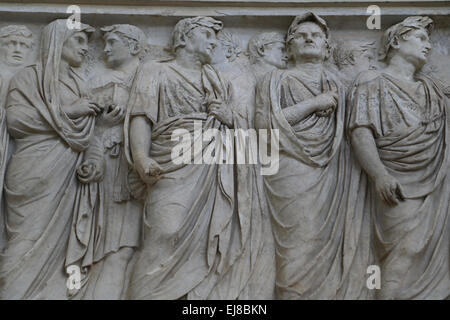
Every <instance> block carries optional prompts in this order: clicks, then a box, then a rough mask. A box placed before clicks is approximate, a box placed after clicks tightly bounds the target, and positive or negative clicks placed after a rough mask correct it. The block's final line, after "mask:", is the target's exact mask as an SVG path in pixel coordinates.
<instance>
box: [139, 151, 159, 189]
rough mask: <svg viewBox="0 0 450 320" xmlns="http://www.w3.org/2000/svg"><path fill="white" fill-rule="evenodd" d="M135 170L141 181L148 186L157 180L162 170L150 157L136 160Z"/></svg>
mask: <svg viewBox="0 0 450 320" xmlns="http://www.w3.org/2000/svg"><path fill="white" fill-rule="evenodd" d="M134 166H135V169H136V171H137V172H138V173H139V176H140V177H141V179H142V180H143V181H144V182H145V183H146V184H148V185H152V184H154V183H156V181H158V180H159V178H160V176H159V175H160V174H161V172H162V168H161V167H160V165H159V164H158V163H157V162H156V161H155V160H153V159H152V158H150V157H142V158H138V159H136V161H135V164H134Z"/></svg>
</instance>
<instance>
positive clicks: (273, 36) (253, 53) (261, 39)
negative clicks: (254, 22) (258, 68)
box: [248, 32, 285, 64]
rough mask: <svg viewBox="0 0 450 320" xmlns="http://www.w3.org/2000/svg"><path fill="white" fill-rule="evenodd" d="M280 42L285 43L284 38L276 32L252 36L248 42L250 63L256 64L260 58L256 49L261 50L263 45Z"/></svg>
mask: <svg viewBox="0 0 450 320" xmlns="http://www.w3.org/2000/svg"><path fill="white" fill-rule="evenodd" d="M276 42H281V43H283V44H284V43H285V36H284V35H283V34H281V33H278V32H262V33H258V34H256V35H254V36H253V37H252V38H251V39H250V40H249V42H248V58H249V60H250V63H252V64H253V63H256V61H258V59H259V58H260V54H259V53H258V48H262V47H264V46H265V45H268V44H271V43H276Z"/></svg>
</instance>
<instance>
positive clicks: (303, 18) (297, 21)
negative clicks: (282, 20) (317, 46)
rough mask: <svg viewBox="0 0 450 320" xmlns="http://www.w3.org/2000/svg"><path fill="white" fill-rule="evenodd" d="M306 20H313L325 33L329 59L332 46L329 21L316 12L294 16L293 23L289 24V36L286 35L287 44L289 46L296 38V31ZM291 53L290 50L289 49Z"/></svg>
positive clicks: (326, 57)
mask: <svg viewBox="0 0 450 320" xmlns="http://www.w3.org/2000/svg"><path fill="white" fill-rule="evenodd" d="M306 22H312V23H315V24H316V25H318V26H319V27H320V29H321V30H322V32H323V34H324V35H325V45H326V54H325V60H327V59H328V58H329V57H330V52H331V47H330V42H329V38H330V32H329V28H328V26H327V23H326V21H325V20H323V19H322V18H321V17H319V16H318V15H317V14H315V13H314V12H307V13H305V14H302V15H299V16H297V17H295V18H294V20H293V21H292V23H291V25H290V26H289V29H288V32H287V36H286V45H287V46H288V47H289V43H290V42H291V41H292V40H293V39H294V37H295V33H296V32H297V30H298V28H299V27H300V26H301V25H302V24H303V23H306ZM288 54H289V50H288Z"/></svg>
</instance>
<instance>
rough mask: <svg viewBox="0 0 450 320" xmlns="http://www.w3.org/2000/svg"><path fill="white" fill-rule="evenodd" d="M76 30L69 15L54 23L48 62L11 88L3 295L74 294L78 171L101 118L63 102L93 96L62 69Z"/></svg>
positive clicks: (46, 42) (45, 47)
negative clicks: (71, 254) (69, 264)
mask: <svg viewBox="0 0 450 320" xmlns="http://www.w3.org/2000/svg"><path fill="white" fill-rule="evenodd" d="M85 27H86V26H85V25H83V28H85ZM74 32H76V31H71V30H68V29H67V27H66V20H57V21H56V22H54V23H52V24H50V25H49V26H47V28H46V29H44V32H43V34H42V39H41V41H42V43H41V49H42V52H41V55H40V63H39V64H37V65H33V66H30V67H27V68H25V69H23V70H22V71H21V72H19V73H18V74H17V75H16V76H15V77H14V78H13V79H12V80H11V84H10V87H9V93H8V99H7V103H6V112H7V125H8V131H9V133H10V134H11V136H12V137H13V138H14V139H15V143H16V150H15V152H14V154H13V155H12V158H11V161H10V163H9V165H8V168H7V171H6V177H5V200H6V221H7V231H8V239H7V244H6V247H5V250H4V252H3V253H2V254H1V255H0V298H2V299H65V298H66V290H67V288H66V273H65V270H64V259H65V254H66V249H67V242H68V239H69V232H70V226H71V222H72V214H73V210H74V203H75V198H76V194H77V188H78V182H77V178H76V174H75V173H76V169H77V167H78V165H79V164H80V163H81V160H82V151H83V150H84V149H86V147H87V146H88V143H89V137H90V134H91V132H92V131H93V125H94V119H95V118H94V117H93V116H85V117H80V118H77V119H75V120H72V119H70V118H69V117H68V116H67V115H66V114H65V112H64V111H63V109H62V108H61V105H62V104H63V103H64V104H71V103H73V102H74V101H76V100H78V99H80V98H81V97H84V98H86V97H87V89H86V88H85V87H84V83H83V81H82V79H81V78H80V77H79V76H78V75H77V73H75V72H74V71H73V70H70V73H69V75H68V76H66V77H61V75H60V74H59V64H60V60H61V50H62V46H63V43H64V41H65V40H66V39H68V38H69V37H70V36H71V35H72V34H73V33H74Z"/></svg>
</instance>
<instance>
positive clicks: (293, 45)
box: [288, 22, 327, 61]
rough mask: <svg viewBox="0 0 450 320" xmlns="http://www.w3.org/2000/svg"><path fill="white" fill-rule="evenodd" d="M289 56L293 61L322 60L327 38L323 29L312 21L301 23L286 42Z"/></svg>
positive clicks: (324, 54) (325, 51) (324, 55)
mask: <svg viewBox="0 0 450 320" xmlns="http://www.w3.org/2000/svg"><path fill="white" fill-rule="evenodd" d="M288 50H289V56H291V57H292V58H293V59H294V60H295V61H310V60H321V61H322V60H324V59H325V57H326V53H327V40H326V36H325V33H324V32H323V30H322V29H321V28H320V27H319V26H318V25H317V24H315V23H313V22H304V23H302V24H301V25H300V26H299V27H298V28H297V30H296V31H295V34H294V38H293V39H292V40H291V41H290V42H289V43H288Z"/></svg>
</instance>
